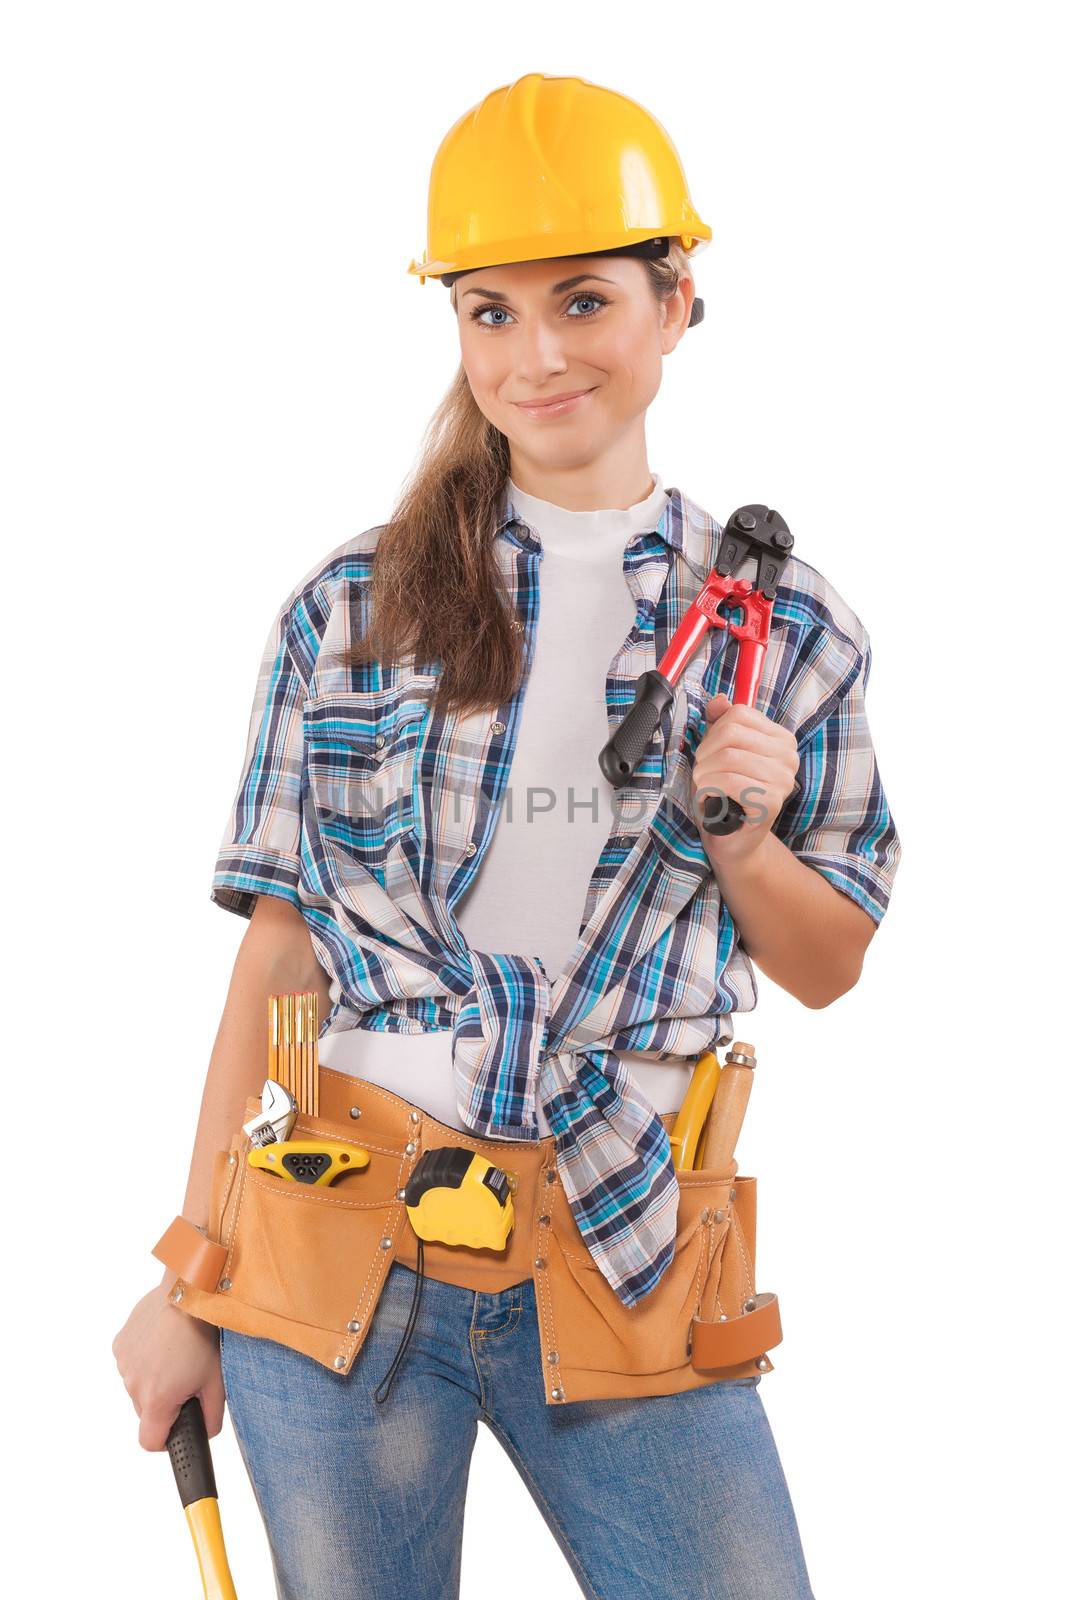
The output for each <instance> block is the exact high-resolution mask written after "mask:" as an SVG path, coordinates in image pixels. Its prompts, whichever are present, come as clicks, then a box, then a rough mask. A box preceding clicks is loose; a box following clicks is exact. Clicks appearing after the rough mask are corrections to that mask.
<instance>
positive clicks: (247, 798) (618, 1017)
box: [211, 489, 900, 1305]
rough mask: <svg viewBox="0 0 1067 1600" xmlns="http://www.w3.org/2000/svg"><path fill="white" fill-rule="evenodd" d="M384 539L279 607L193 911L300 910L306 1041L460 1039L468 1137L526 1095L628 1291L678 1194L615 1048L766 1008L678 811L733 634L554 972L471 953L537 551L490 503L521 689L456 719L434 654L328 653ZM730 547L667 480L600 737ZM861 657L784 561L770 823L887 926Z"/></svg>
mask: <svg viewBox="0 0 1067 1600" xmlns="http://www.w3.org/2000/svg"><path fill="white" fill-rule="evenodd" d="M378 532H379V529H378V528H371V529H369V530H368V531H366V532H364V533H361V534H359V535H357V536H356V537H354V538H352V539H350V540H348V541H347V542H345V543H344V544H342V545H340V546H338V547H337V548H336V549H335V550H333V551H332V552H331V553H330V554H329V555H328V556H326V557H325V558H324V559H323V560H321V561H319V562H318V563H317V564H316V566H315V567H314V568H313V569H312V570H311V571H310V572H309V573H308V574H307V575H306V576H305V577H304V578H303V579H302V580H301V582H300V583H299V584H298V585H297V586H296V588H295V589H294V590H292V591H291V592H290V594H289V595H288V597H287V598H286V600H285V602H284V603H283V605H282V607H281V609H280V610H279V612H278V614H277V616H276V617H275V619H274V623H273V626H272V627H271V630H270V634H269V637H268V639H267V643H266V648H265V651H264V654H263V660H262V666H261V668H260V674H259V681H258V685H257V689H256V694H255V699H254V704H253V707H252V714H251V719H250V723H249V729H248V742H247V750H246V754H245V762H244V768H243V771H242V775H241V779H240V784H239V787H238V790H237V795H236V799H235V801H234V804H233V808H232V811H231V814H230V818H229V822H228V824H227V827H226V831H225V834H224V836H223V839H222V842H221V846H220V849H219V854H218V860H217V863H216V867H215V872H214V877H213V880H212V886H211V898H212V899H213V900H214V901H215V902H216V903H217V904H219V905H222V906H226V907H228V908H230V909H232V910H234V911H237V912H239V913H240V914H242V915H244V916H250V915H251V912H252V907H253V905H254V903H255V897H256V896H257V895H259V894H273V895H280V896H282V897H284V898H285V899H287V900H290V901H292V903H293V904H294V905H296V906H298V907H299V909H300V911H301V913H302V914H303V916H304V918H305V920H306V922H307V924H308V927H309V931H310V935H311V941H312V945H313V947H314V949H315V952H316V955H317V957H318V959H319V961H320V963H321V964H322V966H323V967H324V968H325V969H326V970H327V971H328V972H329V973H331V974H332V975H333V976H334V977H335V978H336V979H337V980H338V983H339V985H340V988H341V991H342V996H341V999H340V1000H339V1001H338V1002H337V1004H335V1006H334V1007H333V1009H332V1010H331V1012H330V1014H329V1016H328V1017H327V1018H326V1020H325V1022H324V1024H323V1031H325V1030H326V1029H333V1028H338V1027H340V1028H344V1027H359V1028H368V1029H375V1030H381V1031H385V1032H389V1033H402V1034H403V1033H412V1032H419V1031H422V1030H423V1029H426V1028H434V1029H437V1028H449V1029H451V1030H452V1056H453V1069H454V1074H455V1083H456V1094H457V1104H458V1108H459V1112H460V1115H461V1116H462V1118H463V1120H464V1121H465V1122H466V1123H467V1125H468V1126H469V1127H470V1128H471V1130H472V1132H474V1133H476V1134H479V1135H481V1136H482V1137H484V1138H513V1139H535V1138H537V1137H538V1128H537V1119H536V1112H535V1107H536V1105H537V1104H540V1106H541V1109H542V1111H543V1113H544V1115H545V1117H546V1118H547V1120H548V1123H549V1126H550V1127H551V1129H552V1132H553V1135H554V1137H555V1140H556V1158H557V1167H558V1171H559V1174H560V1178H561V1181H562V1182H563V1185H564V1188H565V1191H566V1193H567V1198H568V1201H569V1203H570V1205H571V1208H572V1211H573V1213H574V1216H575V1220H576V1222H577V1224H578V1226H579V1227H580V1229H581V1231H582V1235H583V1237H584V1239H585V1240H586V1243H587V1245H588V1247H589V1249H590V1252H591V1254H592V1256H593V1258H594V1260H595V1261H596V1263H597V1265H598V1267H599V1268H600V1270H601V1271H602V1272H603V1274H604V1276H605V1278H606V1279H607V1281H608V1282H609V1283H610V1284H611V1285H612V1287H613V1289H614V1290H615V1292H616V1294H617V1295H618V1296H619V1298H620V1299H621V1300H622V1301H623V1303H624V1304H626V1305H635V1304H637V1302H638V1301H640V1300H641V1299H642V1298H643V1297H644V1296H645V1295H646V1294H648V1293H649V1292H650V1291H651V1290H652V1289H654V1288H655V1285H656V1283H657V1282H658V1281H659V1279H660V1277H661V1276H662V1274H663V1272H664V1271H665V1270H666V1268H667V1267H668V1266H669V1264H670V1262H671V1260H672V1258H673V1253H674V1240H675V1233H676V1223H677V1203H678V1184H677V1179H676V1177H675V1171H674V1165H673V1161H672V1157H671V1152H670V1146H669V1142H668V1136H667V1132H666V1129H665V1127H664V1125H663V1123H662V1122H661V1121H660V1119H659V1117H658V1116H657V1114H656V1113H655V1112H654V1111H653V1109H652V1107H651V1106H650V1105H649V1103H648V1101H647V1100H646V1098H645V1096H644V1095H643V1094H642V1093H641V1091H640V1090H639V1089H638V1087H637V1085H636V1083H635V1082H634V1080H633V1078H632V1076H631V1074H630V1073H629V1072H628V1071H627V1069H626V1067H625V1065H624V1064H623V1063H622V1062H621V1061H620V1060H619V1059H618V1056H617V1055H616V1053H615V1052H616V1051H617V1050H634V1051H643V1052H647V1053H648V1054H649V1055H650V1056H651V1057H652V1058H659V1057H662V1056H664V1055H682V1056H694V1057H695V1056H697V1055H699V1054H700V1053H701V1052H703V1051H704V1050H707V1049H709V1048H710V1047H712V1046H713V1045H716V1044H725V1043H727V1042H728V1041H729V1040H731V1039H732V1038H733V1016H734V1013H735V1012H738V1011H741V1012H744V1011H748V1010H751V1008H752V1007H753V1006H754V1004H755V1000H756V986H755V981H754V976H753V972H752V966H751V963H750V961H749V959H748V957H747V955H746V954H745V952H744V950H743V949H742V947H741V946H740V944H739V942H738V935H737V929H736V926H735V924H734V921H733V918H732V917H731V915H730V911H729V908H728V907H727V906H726V904H725V903H724V902H723V901H722V900H721V899H720V896H719V892H718V886H717V883H716V880H715V877H714V874H713V872H712V870H711V866H710V863H709V861H708V858H707V856H706V854H705V852H704V847H703V845H702V843H701V837H700V832H699V828H698V823H697V820H696V808H695V805H694V800H693V780H692V770H693V758H694V753H695V750H696V746H697V745H698V743H699V742H700V739H701V738H702V737H703V735H704V732H705V717H704V710H705V704H706V700H707V698H708V697H709V696H711V695H713V694H715V693H716V691H718V690H720V689H721V690H723V691H724V692H725V693H726V694H727V695H728V696H730V698H731V699H732V697H733V694H732V691H733V677H734V670H735V664H736V659H737V647H736V644H735V643H734V642H733V641H732V640H730V639H729V637H728V635H727V633H726V631H725V629H722V628H713V629H710V630H709V631H708V633H707V634H706V635H705V637H704V639H703V640H702V642H701V645H700V647H699V648H698V650H697V651H696V653H695V654H694V656H693V657H692V659H691V660H690V662H689V664H688V666H687V667H686V670H685V673H684V677H683V680H682V681H681V682H680V683H679V684H678V687H677V690H676V692H675V696H674V702H673V707H668V708H666V709H665V710H664V712H663V715H662V721H661V726H660V729H659V731H658V732H657V733H656V734H655V735H654V737H653V739H652V742H651V743H650V745H649V747H648V749H647V751H646V752H645V755H644V758H643V760H642V761H641V763H640V765H639V766H638V767H637V769H636V770H635V772H634V774H633V776H632V778H631V781H630V782H629V783H628V784H627V786H626V787H625V788H624V789H623V790H620V791H619V793H618V794H617V796H616V800H615V812H616V815H615V817H614V821H613V828H612V831H611V834H610V836H609V837H608V839H607V840H606V842H605V844H604V847H603V850H602V851H601V855H600V860H599V862H598V863H597V866H596V867H595V869H594V872H593V876H592V879H591V881H590V883H589V887H588V891H587V895H586V902H585V910H584V914H583V918H582V922H581V926H580V928H579V930H578V935H577V940H576V943H575V945H574V948H573V951H572V953H571V956H570V958H569V960H568V962H567V963H566V965H565V966H564V968H563V970H562V972H561V973H560V974H559V976H558V977H557V978H556V980H555V982H554V983H551V984H550V983H549V981H548V979H547V977H546V974H545V969H544V966H543V964H542V963H541V961H540V960H539V959H538V958H537V957H534V958H533V959H528V958H526V957H524V956H518V955H509V954H502V953H498V952H493V951H483V950H473V949H471V948H470V947H469V946H468V944H467V942H466V940H465V939H464V937H463V935H462V933H461V932H460V931H459V928H458V926H457V924H456V920H455V916H454V908H455V905H456V903H457V901H458V900H459V899H460V898H461V896H462V895H463V893H464V891H465V890H466V889H467V888H468V887H469V886H470V884H471V883H472V882H473V880H474V878H475V876H476V874H477V873H478V871H479V869H480V866H481V863H482V861H483V859H484V856H485V852H486V849H487V848H488V845H489V842H490V840H491V838H492V834H493V829H494V823H495V821H496V818H497V816H498V815H499V812H500V808H501V805H502V803H503V798H504V794H505V790H506V788H507V783H508V773H509V769H510V766H511V758H512V753H513V751H514V748H515V739H516V734H517V730H518V727H519V723H520V713H521V706H522V698H523V691H524V688H525V684H526V680H527V676H528V673H529V668H530V663H531V659H532V655H533V651H534V649H535V647H536V640H537V616H538V562H539V560H540V557H541V554H542V551H541V544H540V540H539V538H538V536H537V534H536V532H534V531H533V530H532V529H530V528H529V527H528V526H527V525H526V524H524V523H523V522H522V521H521V520H520V519H519V518H517V517H516V515H515V511H514V506H513V504H512V502H511V500H510V498H508V497H507V496H506V495H505V497H504V498H503V501H502V512H501V516H500V521H499V525H498V527H497V530H496V534H495V544H494V550H495V554H496V557H497V560H498V562H499V565H500V570H501V574H502V577H503V579H504V582H505V585H506V588H507V591H508V592H509V593H510V596H511V599H512V604H513V609H514V615H515V617H516V624H515V625H516V627H521V629H522V630H523V634H524V641H523V642H524V672H523V680H522V683H521V684H520V686H519V689H518V691H517V693H516V695H515V696H514V698H513V699H512V700H511V701H509V702H508V703H507V704H504V705H501V706H499V707H497V708H496V709H495V710H487V711H484V712H479V713H477V714H475V715H466V716H463V717H457V716H456V715H455V714H454V713H453V712H449V713H447V714H441V713H439V712H434V711H432V710H431V709H430V707H429V705H428V701H429V697H430V694H431V691H432V688H433V685H434V682H435V679H436V677H437V675H438V672H439V664H438V663H436V662H434V661H428V662H419V661H418V660H416V659H413V658H408V659H407V660H406V661H405V662H403V663H401V664H400V665H398V666H383V665H382V664H381V663H379V662H377V661H373V662H369V663H366V664H364V665H362V666H360V667H358V668H346V667H345V666H344V665H342V662H341V656H342V654H343V652H344V650H345V648H346V646H347V645H348V644H349V642H350V641H351V639H352V638H353V637H356V636H357V635H359V634H360V633H361V632H362V630H364V629H365V627H366V623H367V615H368V613H367V607H368V602H369V588H368V585H369V580H370V576H371V567H372V562H373V556H374V549H375V545H376V542H377V536H378ZM721 534H722V528H721V526H720V524H719V523H718V522H716V521H715V519H714V518H713V517H711V516H710V515H709V514H708V513H707V512H705V511H703V510H701V508H700V507H699V506H698V505H696V504H695V503H694V502H693V501H692V500H690V499H689V498H688V497H687V496H686V495H684V494H683V493H682V492H681V491H680V490H678V489H671V490H669V491H668V500H667V503H666V506H665V508H664V511H663V514H662V516H661V518H660V521H659V524H658V526H657V527H656V528H655V529H653V530H650V531H649V532H647V533H644V534H641V535H638V536H636V537H635V538H633V539H632V540H631V541H630V542H629V543H628V545H627V547H626V550H625V552H624V557H623V570H624V574H625V577H626V581H627V583H628V585H629V587H630V590H631V592H632V594H633V597H634V603H635V607H636V615H635V620H634V623H633V626H632V628H631V630H630V632H629V634H628V635H627V637H626V639H625V640H623V641H621V643H620V652H619V655H618V658H617V659H616V660H615V661H614V662H613V663H610V666H611V671H610V673H608V674H607V694H606V717H605V739H606V738H607V735H608V730H609V728H610V729H614V728H615V727H616V726H617V725H618V723H619V722H621V721H622V718H623V717H624V716H625V714H626V711H627V710H628V708H629V707H630V706H631V705H632V703H633V699H634V685H635V682H636V680H637V678H638V677H639V676H640V674H641V673H642V672H644V671H646V670H647V669H649V668H651V667H654V666H655V665H656V663H657V662H658V661H659V659H660V658H661V657H662V655H663V653H664V651H665V650H666V647H667V644H668V642H669V640H670V638H671V636H672V634H673V633H674V631H675V629H676V628H677V626H678V624H679V622H680V620H681V618H682V616H683V614H684V612H685V611H686V609H687V607H688V606H689V605H690V603H691V602H692V600H693V599H694V598H695V596H696V594H697V592H698V590H699V589H700V587H701V585H702V583H703V581H704V579H705V578H706V577H707V574H708V572H709V571H710V569H711V567H712V565H713V564H714V561H715V557H716V552H717V549H718V543H719V540H720V537H721ZM608 665H609V663H605V668H607V667H608ZM870 666H871V651H870V643H869V640H868V636H867V632H866V629H865V628H864V627H863V625H862V623H861V622H860V621H859V619H858V618H857V617H856V615H855V614H854V613H853V612H852V611H851V610H850V609H849V608H848V606H847V605H846V604H845V603H844V601H843V600H842V599H841V598H840V596H839V595H838V594H837V593H836V591H835V590H834V589H833V588H832V587H831V586H830V584H829V583H827V581H826V580H825V579H824V578H823V577H822V576H821V575H820V574H819V573H818V572H816V571H815V569H814V568H812V567H810V566H808V565H807V564H806V563H805V562H804V561H801V560H798V559H796V558H793V559H791V560H790V561H789V563H788V565H787V567H786V569H785V581H784V582H783V583H782V584H781V585H780V587H779V589H778V593H777V598H776V600H775V605H774V614H773V619H772V624H771V632H770V642H769V645H768V648H767V653H766V657H765V661H764V668H763V673H762V678H761V683H760V688H759V693H758V696H757V700H756V704H757V706H758V707H759V709H761V710H762V711H764V712H765V713H766V715H767V716H768V717H770V718H771V719H772V720H773V721H774V722H776V723H779V724H781V725H782V726H784V727H787V728H789V729H791V730H792V732H793V733H794V735H795V737H796V740H797V745H798V750H799V754H800V767H799V770H798V772H797V778H796V782H795V784H794V788H793V792H792V794H791V795H790V796H789V798H788V799H787V800H786V803H785V805H784V806H783V808H782V810H781V812H780V813H779V815H778V817H777V819H776V821H775V822H774V824H773V829H774V832H775V833H776V834H777V835H778V837H779V838H780V839H782V840H784V841H785V843H786V844H788V845H789V847H790V848H791V849H792V850H793V851H794V852H795V854H796V855H797V856H798V857H799V858H800V859H801V860H802V861H805V862H807V863H808V865H809V866H811V867H813V868H814V869H815V870H816V871H818V872H821V873H822V874H823V875H824V876H825V877H826V878H827V879H828V880H829V881H830V882H831V883H832V884H833V885H834V887H835V888H836V889H838V890H839V891H840V892H841V893H843V894H846V895H848V896H849V897H850V898H851V899H853V900H855V901H856V902H857V904H859V905H860V906H862V907H863V909H864V910H865V911H866V912H867V914H868V915H869V916H870V917H871V918H872V919H873V920H874V921H875V922H876V923H877V922H879V921H880V919H881V917H882V915H883V914H884V912H885V910H886V907H887V905H888V903H889V894H890V889H891V885H892V881H893V876H894V873H895V871H896V867H897V863H898V860H899V856H900V844H899V840H898V836H897V831H896V828H895V826H894V823H893V819H892V817H891V816H890V813H889V808H888V805H887V803H886V797H885V794H884V792H883V789H882V784H881V781H880V778H879V773H878V767H877V764H876V761H875V753H874V748H873V744H872V740H871V734H870V729H869V727H868V723H867V718H866V714H865V711H864V691H865V689H866V686H867V679H868V675H869V672H870ZM560 711H561V713H565V708H564V707H561V708H560ZM521 914H522V908H521V907H517V908H516V916H521Z"/></svg>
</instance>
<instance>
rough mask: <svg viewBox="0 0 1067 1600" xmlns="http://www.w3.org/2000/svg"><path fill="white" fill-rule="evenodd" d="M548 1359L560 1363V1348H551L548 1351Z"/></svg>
mask: <svg viewBox="0 0 1067 1600" xmlns="http://www.w3.org/2000/svg"><path fill="white" fill-rule="evenodd" d="M548 1359H549V1360H550V1361H552V1362H555V1363H558V1362H559V1351H558V1350H550V1351H549V1352H548Z"/></svg>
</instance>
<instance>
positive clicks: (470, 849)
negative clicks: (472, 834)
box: [465, 839, 478, 856]
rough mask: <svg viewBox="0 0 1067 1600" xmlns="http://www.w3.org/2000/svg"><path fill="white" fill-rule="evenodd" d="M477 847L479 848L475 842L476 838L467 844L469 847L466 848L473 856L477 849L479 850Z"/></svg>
mask: <svg viewBox="0 0 1067 1600" xmlns="http://www.w3.org/2000/svg"><path fill="white" fill-rule="evenodd" d="M477 848H478V846H477V845H476V844H475V842H474V840H473V839H472V840H471V842H470V844H469V845H468V846H467V849H466V852H465V853H466V854H467V855H469V856H472V855H473V854H474V853H475V851H476V850H477Z"/></svg>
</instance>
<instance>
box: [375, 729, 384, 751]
mask: <svg viewBox="0 0 1067 1600" xmlns="http://www.w3.org/2000/svg"><path fill="white" fill-rule="evenodd" d="M374 743H375V744H376V745H377V747H378V749H379V750H380V749H381V748H382V745H383V744H384V743H385V734H384V733H380V734H379V735H378V737H377V738H376V739H375V741H374Z"/></svg>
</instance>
